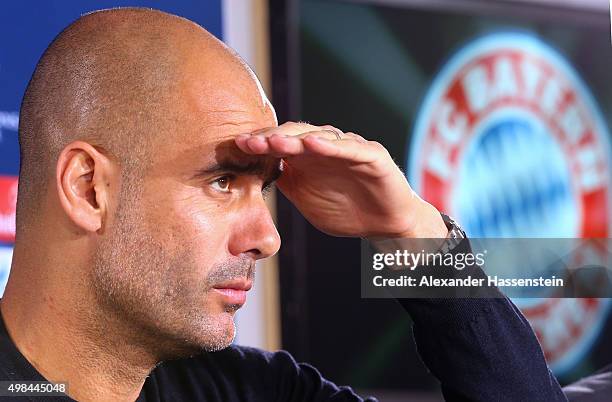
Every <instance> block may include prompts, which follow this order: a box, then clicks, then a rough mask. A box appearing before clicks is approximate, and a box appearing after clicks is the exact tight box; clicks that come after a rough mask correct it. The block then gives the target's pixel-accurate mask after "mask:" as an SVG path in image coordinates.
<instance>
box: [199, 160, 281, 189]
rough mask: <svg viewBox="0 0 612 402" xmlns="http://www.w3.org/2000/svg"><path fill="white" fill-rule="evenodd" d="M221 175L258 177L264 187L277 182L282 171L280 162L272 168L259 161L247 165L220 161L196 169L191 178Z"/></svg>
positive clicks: (231, 161)
mask: <svg viewBox="0 0 612 402" xmlns="http://www.w3.org/2000/svg"><path fill="white" fill-rule="evenodd" d="M221 173H233V174H236V175H250V176H259V177H262V178H263V179H264V185H265V186H268V185H269V184H271V183H273V182H275V181H276V180H278V178H279V177H280V176H281V174H282V170H281V168H280V160H279V162H278V163H277V164H275V166H274V167H273V168H269V167H267V165H266V163H264V162H263V161H261V160H257V161H252V162H249V163H247V164H244V163H238V162H236V161H233V160H222V161H218V162H216V163H214V164H212V165H209V166H206V167H204V168H201V169H198V170H197V171H196V173H195V174H194V176H193V177H194V178H196V179H197V178H204V177H208V176H214V175H217V174H221Z"/></svg>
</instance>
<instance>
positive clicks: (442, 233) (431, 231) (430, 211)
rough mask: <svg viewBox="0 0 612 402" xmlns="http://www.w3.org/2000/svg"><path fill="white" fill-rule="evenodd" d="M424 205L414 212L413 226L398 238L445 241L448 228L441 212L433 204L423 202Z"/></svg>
mask: <svg viewBox="0 0 612 402" xmlns="http://www.w3.org/2000/svg"><path fill="white" fill-rule="evenodd" d="M421 202H422V203H423V205H421V206H420V208H418V209H417V210H415V211H414V212H412V216H413V217H414V222H413V224H412V226H411V227H410V228H409V229H408V230H406V231H405V232H403V233H401V235H400V236H398V237H403V238H410V239H444V238H446V236H447V235H448V228H447V226H446V224H445V223H444V220H443V219H442V215H441V214H440V212H439V211H438V210H437V209H436V208H435V207H434V206H433V205H431V204H429V203H427V202H425V201H421Z"/></svg>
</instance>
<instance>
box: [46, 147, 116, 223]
mask: <svg viewBox="0 0 612 402" xmlns="http://www.w3.org/2000/svg"><path fill="white" fill-rule="evenodd" d="M113 168H114V165H113V163H112V161H111V160H110V159H109V158H108V157H107V156H106V155H104V154H102V153H101V152H100V151H98V149H96V148H95V147H94V146H92V145H91V144H88V143H86V142H84V141H74V142H72V143H70V144H68V145H67V146H66V147H65V148H64V149H63V150H62V152H61V153H60V155H59V158H58V161H57V167H56V172H55V179H56V187H57V191H58V195H59V200H60V204H61V205H62V208H63V209H64V212H65V213H66V215H67V216H68V218H69V219H70V220H71V221H72V222H73V223H74V224H75V225H76V226H78V227H79V228H81V229H82V230H85V231H87V232H98V231H100V230H101V229H103V228H104V222H105V219H106V218H107V216H108V211H109V206H110V205H109V201H110V200H111V197H110V192H111V189H113V188H115V187H116V183H115V182H114V178H115V175H114V174H113V173H114V169H113ZM113 184H114V185H113Z"/></svg>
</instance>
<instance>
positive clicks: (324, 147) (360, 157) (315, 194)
mask: <svg viewBox="0 0 612 402" xmlns="http://www.w3.org/2000/svg"><path fill="white" fill-rule="evenodd" d="M334 132H336V133H338V134H339V135H340V137H341V139H338V138H337V136H336V134H335V133H334ZM235 142H236V145H237V146H238V147H239V148H240V149H241V150H242V151H243V152H245V153H248V154H254V155H271V156H274V157H278V158H282V159H283V173H282V175H281V177H280V179H279V180H278V182H277V187H278V188H279V190H280V191H281V192H282V193H283V194H284V195H285V196H286V197H287V198H288V199H289V200H290V201H291V202H292V203H293V204H294V205H295V206H296V207H297V208H298V210H299V211H300V212H301V213H302V214H303V215H304V217H305V218H306V219H308V221H309V222H310V223H312V224H313V225H314V226H315V227H316V228H317V229H319V230H321V231H323V232H325V233H327V234H330V235H334V236H350V237H364V238H366V237H367V238H374V237H385V238H388V237H410V238H444V237H446V234H447V232H448V230H447V229H446V226H445V225H444V222H443V221H442V218H441V216H440V214H439V213H438V211H437V210H436V209H435V208H434V207H433V206H432V205H430V204H428V203H427V202H425V201H424V200H422V199H421V198H420V197H419V196H418V195H417V194H416V193H415V192H414V191H413V190H412V189H411V188H410V185H409V184H408V181H407V180H406V178H405V176H404V174H403V173H402V172H401V170H400V169H399V167H398V166H397V165H396V164H395V162H394V161H393V159H392V158H391V156H390V155H389V152H388V151H387V150H386V149H385V148H384V147H383V146H382V145H381V144H379V143H378V142H375V141H367V140H366V139H364V138H363V137H361V136H359V135H357V134H354V133H343V132H342V131H340V130H338V129H336V128H334V127H332V126H312V125H309V124H305V123H293V122H288V123H285V124H283V125H281V126H279V127H274V128H269V129H264V130H260V131H258V132H256V133H254V134H252V135H249V134H244V135H240V136H238V137H236V140H235Z"/></svg>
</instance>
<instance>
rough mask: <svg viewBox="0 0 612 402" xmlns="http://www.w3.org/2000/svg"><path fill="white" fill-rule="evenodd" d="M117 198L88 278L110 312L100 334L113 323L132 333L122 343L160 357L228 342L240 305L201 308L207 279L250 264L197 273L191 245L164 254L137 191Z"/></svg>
mask: <svg viewBox="0 0 612 402" xmlns="http://www.w3.org/2000/svg"><path fill="white" fill-rule="evenodd" d="M132 194H133V193H132ZM120 198H121V199H120V202H119V207H118V210H117V214H116V218H115V222H116V224H115V228H114V230H113V233H109V234H108V235H107V236H106V238H105V240H104V241H103V242H101V244H100V245H99V247H98V249H97V251H96V253H95V255H94V260H93V270H92V273H93V275H92V277H91V282H92V288H93V291H94V294H95V296H96V300H97V302H98V304H99V306H100V310H101V311H103V312H104V313H105V314H107V315H110V317H108V316H107V319H106V320H105V321H107V323H106V324H105V325H109V323H110V327H111V328H107V329H106V332H107V333H108V332H109V331H112V327H113V324H117V326H118V327H119V328H120V329H119V331H118V332H119V336H120V337H121V336H123V337H126V336H128V337H131V338H132V339H130V340H129V341H128V342H131V343H133V344H139V345H141V347H143V348H145V349H148V350H150V352H151V353H152V354H153V355H154V356H155V357H156V359H157V360H159V361H162V360H169V359H175V358H182V357H188V356H193V355H195V354H198V353H201V352H202V351H216V350H221V349H224V348H226V347H227V346H229V345H230V344H231V343H232V342H233V340H234V337H235V334H236V328H235V324H234V321H233V314H234V313H235V311H236V310H237V309H238V308H239V306H237V305H226V306H224V311H223V312H211V311H207V310H210V307H211V301H210V300H209V299H210V298H211V296H212V292H213V290H212V285H213V284H214V283H219V282H222V281H223V280H229V279H234V278H236V277H238V276H243V277H244V276H245V275H246V276H247V277H249V278H250V279H253V277H254V269H253V266H252V264H249V267H248V268H246V265H245V264H246V263H245V264H239V265H240V266H238V265H237V264H235V263H234V264H224V266H217V267H213V268H212V269H211V270H210V271H209V275H208V276H207V277H206V278H204V279H195V277H194V275H193V273H194V272H195V267H196V263H195V259H194V256H193V253H192V252H190V251H189V250H191V249H192V248H190V247H189V245H185V247H182V249H181V250H178V252H173V253H172V254H170V253H169V251H168V250H166V248H164V245H163V244H159V242H158V241H157V240H156V239H155V238H154V237H153V236H152V235H151V233H149V232H147V231H146V229H145V225H144V217H142V216H139V215H138V200H137V199H136V197H133V196H130V197H126V196H125V195H123V196H122V197H120ZM190 274H191V275H190ZM207 301H208V303H207ZM106 336H111V337H112V335H111V334H107V335H106Z"/></svg>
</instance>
